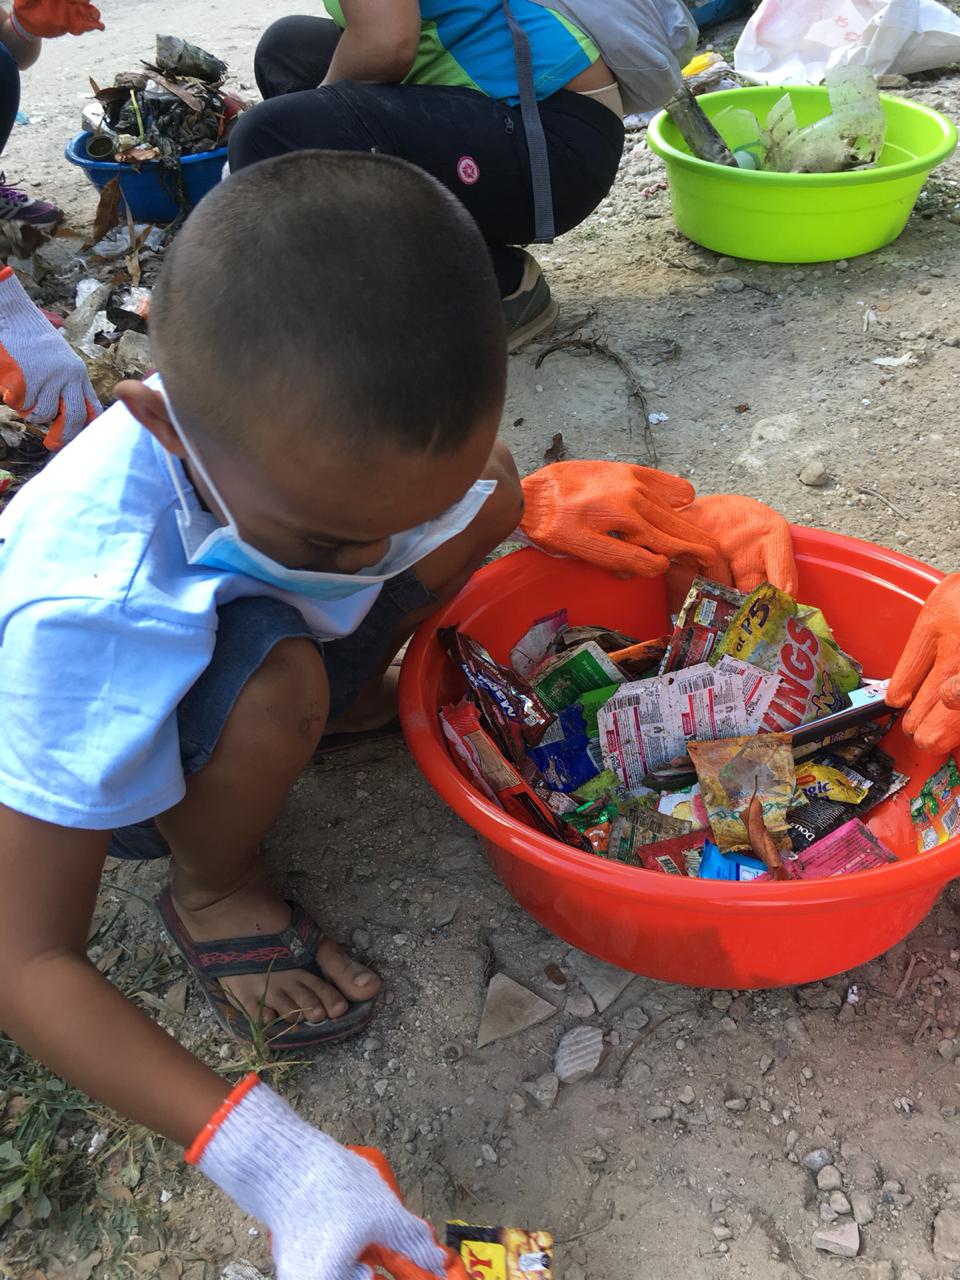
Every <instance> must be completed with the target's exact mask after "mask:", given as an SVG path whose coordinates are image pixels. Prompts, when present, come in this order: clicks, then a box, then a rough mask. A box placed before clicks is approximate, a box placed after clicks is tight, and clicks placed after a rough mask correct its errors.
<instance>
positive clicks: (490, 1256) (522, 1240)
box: [447, 1222, 556, 1280]
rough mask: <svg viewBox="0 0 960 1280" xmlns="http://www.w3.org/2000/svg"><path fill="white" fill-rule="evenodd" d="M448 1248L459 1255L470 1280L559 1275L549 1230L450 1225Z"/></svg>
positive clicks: (537, 1279) (546, 1279)
mask: <svg viewBox="0 0 960 1280" xmlns="http://www.w3.org/2000/svg"><path fill="white" fill-rule="evenodd" d="M447 1247H448V1248H449V1249H453V1250H454V1251H455V1252H456V1253H457V1254H459V1256H460V1259H461V1261H462V1262H463V1266H464V1270H465V1271H466V1273H467V1275H468V1276H469V1277H470V1280H554V1278H555V1275H556V1273H555V1271H554V1268H553V1236H552V1235H550V1233H549V1232H548V1231H520V1230H517V1229H516V1228H514V1227H474V1226H470V1225H468V1224H467V1223H465V1222H448V1223H447Z"/></svg>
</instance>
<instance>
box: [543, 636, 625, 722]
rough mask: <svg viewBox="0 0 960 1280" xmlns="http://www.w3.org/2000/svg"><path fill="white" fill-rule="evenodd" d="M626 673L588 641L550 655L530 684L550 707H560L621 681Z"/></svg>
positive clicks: (554, 708)
mask: <svg viewBox="0 0 960 1280" xmlns="http://www.w3.org/2000/svg"><path fill="white" fill-rule="evenodd" d="M625 679H626V677H625V676H624V674H623V672H622V671H621V670H620V668H619V667H618V666H617V665H616V663H615V662H611V661H610V659H609V658H608V657H607V655H606V654H605V653H604V652H603V650H602V649H601V648H600V646H599V645H598V644H594V642H593V641H592V640H591V641H588V642H587V643H586V644H582V645H580V647H579V648H578V649H571V650H569V651H568V652H567V653H563V654H561V655H560V656H559V657H558V658H554V659H553V661H552V662H550V663H548V665H547V666H546V667H543V668H542V669H541V670H540V671H539V672H538V673H537V674H536V676H534V680H533V687H534V689H535V690H536V692H537V696H538V697H539V698H540V700H541V702H542V703H543V704H544V706H545V707H547V708H548V710H550V711H554V712H556V711H563V710H565V708H567V707H569V706H570V705H571V703H574V702H576V701H577V699H578V698H579V697H580V696H581V694H584V693H593V692H594V691H595V690H597V689H603V688H604V687H605V686H606V685H610V684H622V683H623V682H624V680H625Z"/></svg>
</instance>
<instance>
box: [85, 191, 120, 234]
mask: <svg viewBox="0 0 960 1280" xmlns="http://www.w3.org/2000/svg"><path fill="white" fill-rule="evenodd" d="M122 199H123V194H122V192H121V191H120V179H119V178H111V179H110V181H109V182H108V183H107V185H106V186H105V187H104V188H103V190H102V191H101V192H100V203H99V204H98V205H97V214H96V217H95V218H94V220H93V231H92V232H91V233H90V236H91V238H90V243H91V244H99V243H100V241H101V240H102V239H103V237H104V236H105V235H107V233H108V232H110V231H112V230H113V228H114V227H118V226H119V225H120V216H121V215H120V202H121V200H122Z"/></svg>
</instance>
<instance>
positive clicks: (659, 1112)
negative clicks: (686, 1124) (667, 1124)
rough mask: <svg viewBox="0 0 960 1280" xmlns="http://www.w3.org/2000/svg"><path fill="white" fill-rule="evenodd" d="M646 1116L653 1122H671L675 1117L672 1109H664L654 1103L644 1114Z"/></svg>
mask: <svg viewBox="0 0 960 1280" xmlns="http://www.w3.org/2000/svg"><path fill="white" fill-rule="evenodd" d="M644 1115H645V1116H646V1117H647V1119H648V1120H653V1121H657V1120H669V1119H670V1117H671V1116H672V1115H673V1111H672V1110H671V1108H670V1107H664V1106H660V1105H658V1104H656V1103H654V1104H652V1105H651V1106H649V1107H647V1109H646V1111H645V1112H644Z"/></svg>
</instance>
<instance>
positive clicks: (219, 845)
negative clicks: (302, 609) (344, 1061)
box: [157, 639, 380, 1022]
mask: <svg viewBox="0 0 960 1280" xmlns="http://www.w3.org/2000/svg"><path fill="white" fill-rule="evenodd" d="M328 705H329V695H328V690H327V678H326V672H325V671H324V667H323V660H322V658H321V657H320V654H319V652H318V650H317V647H316V645H315V644H313V643H312V642H311V641H310V640H306V639H290V640H283V641H280V642H279V643H278V644H277V645H276V646H275V647H274V648H273V650H272V651H271V652H270V653H269V654H268V656H267V658H266V659H265V660H264V662H263V663H262V665H261V666H260V668H259V670H258V671H257V672H256V673H255V674H254V676H253V677H252V678H251V679H250V680H249V681H248V682H247V684H246V685H245V687H244V689H243V692H242V693H241V695H240V697H239V698H238V700H237V703H236V706H235V707H234V709H233V711H232V712H231V714H230V717H229V719H228V720H227V723H226V725H225V726H224V729H223V733H222V734H221V737H220V741H219V742H218V744H217V747H216V750H215V751H214V753H213V755H212V757H211V759H210V761H209V763H208V764H207V765H206V766H205V767H204V768H203V769H201V770H199V771H198V772H197V773H195V774H193V775H192V776H191V778H190V779H189V780H188V783H187V794H186V796H185V798H184V799H183V800H182V801H181V802H180V804H178V805H176V806H175V807H174V808H173V809H171V810H169V811H168V812H167V813H166V814H164V815H162V816H161V817H160V818H158V819H157V825H158V827H159V828H160V831H161V833H162V834H163V836H164V838H165V839H166V841H167V843H168V844H169V845H170V849H171V852H172V854H173V877H172V885H171V889H172V893H173V898H174V902H175V904H176V907H177V911H178V913H179V915H180V918H181V919H182V921H183V924H184V927H185V928H186V930H187V932H188V933H189V935H190V937H191V938H192V939H193V940H194V941H195V942H209V941H213V940H215V939H218V938H232V937H248V936H251V935H257V934H269V933H277V932H279V931H281V930H283V929H285V928H286V926H287V924H288V922H289V917H290V912H289V908H288V907H287V905H286V903H285V902H284V901H283V899H282V898H280V896H279V895H278V894H276V893H275V892H274V891H273V890H272V889H271V888H270V887H269V885H268V884H267V882H266V880H265V878H264V874H263V870H262V866H261V861H260V855H259V848H260V842H261V841H262V839H263V837H264V836H265V835H266V833H267V831H268V830H269V828H270V826H271V824H272V823H273V821H274V819H275V818H276V816H277V813H278V812H279V811H280V807H281V806H282V804H283V802H284V800H285V799H286V797H287V795H288V794H289V791H290V789H291V787H292V786H293V784H294V782H295V781H296V779H297V777H298V776H299V774H300V773H301V771H302V770H303V767H304V765H305V764H306V763H307V761H308V760H309V759H310V755H311V753H312V752H313V750H314V748H315V747H316V744H317V742H318V741H319V739H320V735H321V733H322V732H323V727H324V725H325V723H326V718H327V707H328ZM317 960H318V963H319V965H320V967H321V969H322V970H323V972H324V973H325V974H326V975H327V977H328V978H329V982H324V981H323V980H322V979H320V978H318V977H316V976H315V975H312V974H309V973H307V972H305V971H304V970H291V971H289V972H286V971H284V972H277V973H273V974H271V975H270V978H269V985H268V991H267V998H266V1003H265V1005H264V1008H263V1016H264V1018H265V1019H266V1020H267V1021H270V1020H272V1019H273V1018H274V1017H285V1016H292V1017H294V1018H295V1016H296V1014H295V1013H294V1011H299V1010H303V1011H304V1014H305V1016H306V1017H307V1018H308V1019H309V1020H310V1021H311V1022H318V1021H320V1020H322V1019H323V1018H324V1017H327V1016H329V1017H337V1016H339V1015H340V1014H343V1013H345V1012H346V1010H347V999H350V1000H366V999H369V998H370V997H371V996H373V995H375V994H376V992H377V990H378V988H379V986H380V980H379V979H378V978H377V977H376V975H374V974H373V973H371V972H370V971H369V970H368V969H365V968H363V966H362V965H359V964H357V963H356V962H355V961H353V960H351V959H350V958H349V957H348V956H346V955H345V953H344V952H343V951H342V950H341V949H340V947H338V946H337V945H336V943H335V942H333V941H332V939H329V938H325V939H324V941H323V942H322V943H321V944H320V948H319V951H318V953H317ZM265 981H266V979H265V976H264V975H258V974H252V975H242V976H237V977H234V978H231V979H229V981H227V982H225V984H224V985H225V986H228V987H229V989H230V991H231V993H232V994H233V995H234V996H235V997H236V998H237V999H238V1000H239V1001H240V1003H241V1004H242V1005H243V1006H244V1008H245V1009H246V1010H247V1012H248V1013H250V1014H251V1016H256V1015H257V1013H258V1011H259V1009H260V1002H261V999H262V998H263V991H264V984H265ZM345 997H346V999H345Z"/></svg>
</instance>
